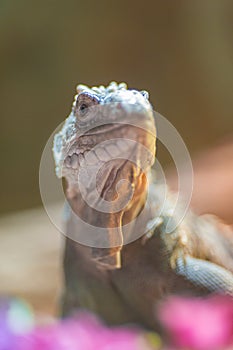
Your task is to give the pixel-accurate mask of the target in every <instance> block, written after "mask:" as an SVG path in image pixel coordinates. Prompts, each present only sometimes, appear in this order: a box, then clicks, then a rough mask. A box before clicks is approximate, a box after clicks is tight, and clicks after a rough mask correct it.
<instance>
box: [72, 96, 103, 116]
mask: <svg viewBox="0 0 233 350" xmlns="http://www.w3.org/2000/svg"><path fill="white" fill-rule="evenodd" d="M97 104H99V98H98V97H97V96H96V95H93V94H91V93H90V92H82V93H80V94H79V95H78V97H77V100H76V102H75V104H74V113H75V115H76V116H79V117H84V116H86V115H87V113H88V112H89V110H90V107H93V106H95V105H97Z"/></svg>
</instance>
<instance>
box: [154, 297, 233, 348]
mask: <svg viewBox="0 0 233 350" xmlns="http://www.w3.org/2000/svg"><path fill="white" fill-rule="evenodd" d="M159 318H160V321H161V323H162V324H163V326H164V328H165V330H166V331H167V333H168V335H169V336H170V339H171V341H172V344H174V345H176V346H181V347H188V348H191V349H196V350H215V349H220V348H222V347H224V346H228V345H230V344H233V300H232V299H230V298H228V297H223V296H211V297H208V298H190V299H186V298H179V297H171V298H170V299H168V301H167V302H165V303H164V304H163V305H162V306H161V308H160V311H159Z"/></svg>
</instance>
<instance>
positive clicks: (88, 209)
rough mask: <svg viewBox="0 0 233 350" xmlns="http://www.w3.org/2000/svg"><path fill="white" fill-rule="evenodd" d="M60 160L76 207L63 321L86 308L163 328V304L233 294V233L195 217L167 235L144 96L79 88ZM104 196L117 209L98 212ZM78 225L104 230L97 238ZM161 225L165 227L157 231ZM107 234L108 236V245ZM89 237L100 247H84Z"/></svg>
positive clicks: (57, 148)
mask: <svg viewBox="0 0 233 350" xmlns="http://www.w3.org/2000/svg"><path fill="white" fill-rule="evenodd" d="M120 142H121V143H120ZM124 142H125V143H124ZM146 150H147V151H146ZM54 154H55V160H56V165H57V174H58V176H60V177H62V176H63V177H65V178H66V183H67V187H66V194H67V200H68V202H69V206H70V207H69V208H68V209H67V215H66V218H67V219H66V232H67V236H68V237H69V238H68V237H67V238H66V247H65V256H64V272H65V292H64V298H63V314H64V315H67V314H70V313H72V312H73V311H74V310H75V308H77V307H81V308H87V309H90V310H92V311H94V312H96V313H98V314H99V315H101V316H102V317H103V318H104V319H105V320H106V321H108V322H109V323H124V322H137V323H141V324H143V325H145V326H147V327H151V328H156V326H157V324H156V317H155V308H156V305H158V303H159V302H160V301H161V300H162V299H163V298H165V297H166V296H168V295H170V294H182V295H185V294H192V295H204V294H207V293H209V292H213V291H218V292H222V293H227V294H230V295H233V274H232V273H233V244H232V243H231V240H230V239H229V237H228V236H227V233H226V234H225V233H220V232H219V230H218V228H217V226H216V225H215V224H213V223H211V222H210V221H211V220H207V219H203V218H197V217H195V216H194V215H193V214H192V213H190V214H189V215H188V216H187V217H186V219H185V220H184V221H183V222H182V223H181V224H180V225H179V226H178V227H177V228H176V229H175V230H174V231H173V232H172V233H169V234H168V233H166V230H165V228H166V223H167V220H168V218H169V216H170V215H171V214H170V207H169V206H170V205H171V206H172V205H173V204H172V201H171V204H169V203H168V204H167V207H166V209H165V210H164V211H163V212H162V213H160V211H159V208H160V206H161V198H160V195H159V192H160V186H159V184H157V183H156V181H154V180H153V177H151V176H150V175H149V173H150V167H151V166H152V164H153V161H154V154H155V125H154V117H153V111H152V107H151V105H150V103H149V101H148V95H147V93H146V92H145V91H142V92H138V91H136V90H128V89H127V87H126V85H125V84H119V85H117V84H116V83H111V84H110V85H109V86H108V87H106V88H105V87H103V86H101V87H99V88H88V87H86V86H82V85H81V86H78V95H77V96H76V97H75V102H74V105H73V109H72V112H71V114H70V116H69V117H68V119H67V120H66V123H65V125H64V127H63V129H62V131H61V132H60V133H59V134H57V135H56V137H55V142H54ZM129 159H130V161H129ZM96 169H97V170H98V171H97V170H96ZM95 173H96V174H97V176H96V177H95V176H92V175H93V174H95ZM80 179H81V180H80ZM123 179H124V180H127V181H122V180H123ZM147 179H149V181H150V184H149V185H148V184H147ZM150 179H151V180H150ZM116 186H118V187H116ZM95 189H97V192H96V193H99V198H97V197H96V193H95ZM83 194H84V195H83ZM100 198H102V199H104V200H105V201H106V202H107V209H108V210H106V211H101V210H99V209H100V208H101V206H98V205H99V203H100ZM148 198H150V200H151V203H152V207H148V206H147V202H148ZM114 201H115V202H114ZM117 201H118V204H119V203H120V204H121V205H120V206H119V208H118V207H117V208H118V210H116V206H115V203H116V202H117ZM122 203H124V205H123V204H122ZM92 204H93V205H92ZM105 204H106V203H105V202H104V204H103V206H104V205H105ZM71 208H72V209H71ZM97 209H98V210H97ZM77 217H79V218H82V220H83V221H84V222H88V223H89V224H90V225H92V227H96V237H98V238H96V237H95V235H93V231H90V232H89V230H88V228H86V227H87V226H85V224H84V225H83V224H82V222H80V220H79V221H77ZM154 218H157V219H158V220H156V221H155V224H154V225H152V226H151V227H150V232H148V223H151V222H153V219H154ZM174 219H175V218H174ZM99 227H101V228H105V229H106V235H105V238H104V240H103V241H101V240H100V238H99V237H102V236H101V235H98V232H97V231H98V228H99ZM137 233H138V234H137ZM89 236H90V237H91V239H90V243H91V242H94V244H93V245H91V244H89V245H90V247H88V246H85V245H84V244H80V243H83V242H85V240H86V239H87V238H88V237H89ZM149 236H150V238H148V237H149ZM93 237H94V238H93ZM75 240H76V242H75ZM87 241H88V239H87ZM100 241H101V242H100ZM126 243H128V244H126ZM101 244H102V245H101Z"/></svg>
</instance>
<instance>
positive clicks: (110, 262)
mask: <svg viewBox="0 0 233 350" xmlns="http://www.w3.org/2000/svg"><path fill="white" fill-rule="evenodd" d="M67 197H68V201H69V203H70V206H71V207H72V209H73V212H74V213H75V214H76V215H77V216H79V217H80V218H81V219H82V220H84V221H85V222H87V223H88V224H90V225H92V226H95V227H97V228H98V227H104V228H106V229H107V232H108V235H109V248H99V247H98V248H96V247H94V248H92V259H94V260H96V262H97V265H98V267H102V268H106V269H115V268H120V267H121V262H120V252H121V250H122V247H123V245H124V244H125V243H127V242H129V241H131V235H132V234H133V231H134V229H135V221H134V220H135V219H136V217H137V216H138V215H139V214H140V212H141V211H142V209H143V208H144V205H145V202H146V198H147V176H146V174H145V173H141V174H140V175H139V176H138V177H137V181H136V182H134V192H133V196H132V198H131V200H130V202H129V203H128V204H127V207H126V208H124V209H123V210H121V211H119V212H116V213H111V212H110V213H103V212H99V211H97V210H95V209H94V208H92V207H90V206H89V205H88V204H87V203H86V202H85V200H84V199H83V198H82V195H81V193H80V192H79V191H77V190H74V189H72V188H68V190H67ZM130 223H131V224H130ZM127 224H130V225H127ZM137 229H138V228H137ZM116 230H117V234H116ZM132 240H133V239H132Z"/></svg>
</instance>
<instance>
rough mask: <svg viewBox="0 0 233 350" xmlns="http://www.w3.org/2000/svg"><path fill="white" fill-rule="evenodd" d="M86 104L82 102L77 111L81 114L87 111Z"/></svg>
mask: <svg viewBox="0 0 233 350" xmlns="http://www.w3.org/2000/svg"><path fill="white" fill-rule="evenodd" d="M87 109H88V105H87V104H86V103H82V104H81V105H80V107H79V112H80V114H81V115H82V116H84V115H85V114H86V112H87Z"/></svg>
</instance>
